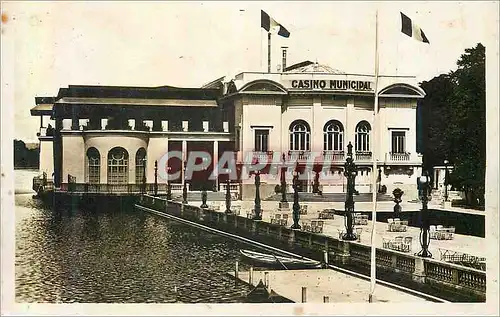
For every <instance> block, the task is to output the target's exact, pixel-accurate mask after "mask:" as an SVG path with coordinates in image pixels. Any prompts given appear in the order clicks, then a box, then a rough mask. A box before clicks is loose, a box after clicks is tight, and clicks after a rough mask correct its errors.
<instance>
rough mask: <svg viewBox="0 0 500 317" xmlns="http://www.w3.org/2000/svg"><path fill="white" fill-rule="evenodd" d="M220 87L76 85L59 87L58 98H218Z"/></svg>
mask: <svg viewBox="0 0 500 317" xmlns="http://www.w3.org/2000/svg"><path fill="white" fill-rule="evenodd" d="M219 94H220V91H219V89H212V88H179V87H172V86H160V87H124V86H76V85H70V86H69V87H68V88H61V89H59V94H58V96H57V99H60V98H63V97H88V98H137V99H170V98H171V99H187V100H191V99H194V100H198V99H201V100H205V99H216V98H217V97H218V96H219Z"/></svg>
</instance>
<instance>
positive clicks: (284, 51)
mask: <svg viewBox="0 0 500 317" xmlns="http://www.w3.org/2000/svg"><path fill="white" fill-rule="evenodd" d="M287 49H288V47H286V46H282V47H281V52H282V56H283V60H282V63H281V70H282V72H283V73H284V72H285V71H286V50H287Z"/></svg>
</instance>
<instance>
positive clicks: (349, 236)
mask: <svg viewBox="0 0 500 317" xmlns="http://www.w3.org/2000/svg"><path fill="white" fill-rule="evenodd" d="M357 175H358V171H357V170H356V164H354V160H353V158H352V144H351V142H349V144H348V145H347V159H346V162H345V164H344V176H345V177H346V178H347V198H346V201H345V212H346V215H345V218H344V219H345V228H346V233H345V234H344V235H343V236H342V240H348V241H354V240H356V239H357V237H356V234H355V233H354V231H353V229H354V226H353V218H352V214H353V212H354V198H353V195H354V192H355V188H354V181H355V179H356V176H357Z"/></svg>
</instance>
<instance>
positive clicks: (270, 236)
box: [139, 195, 486, 302]
mask: <svg viewBox="0 0 500 317" xmlns="http://www.w3.org/2000/svg"><path fill="white" fill-rule="evenodd" d="M139 204H140V205H142V206H144V207H148V208H151V209H154V210H156V211H162V212H166V213H168V214H171V215H175V216H180V217H182V218H184V219H187V220H191V221H194V222H199V223H204V224H205V225H207V226H210V227H211V228H216V229H219V230H223V231H226V232H229V233H234V234H238V235H239V236H242V237H246V238H251V239H253V240H255V241H259V242H264V243H266V244H268V245H271V246H274V247H282V248H285V249H288V250H289V251H295V252H296V253H299V254H303V255H304V256H308V257H312V258H315V259H317V260H322V259H323V256H324V255H323V252H324V251H327V252H328V254H330V255H333V256H330V257H329V259H330V262H331V263H334V264H335V265H340V266H342V267H345V268H347V269H353V270H355V268H356V267H358V268H359V267H361V268H364V269H365V271H366V270H369V266H370V260H371V259H370V258H371V247H370V246H366V245H362V244H360V243H358V242H355V241H343V240H341V239H338V238H336V237H332V236H327V235H324V234H320V233H312V232H305V231H300V230H292V229H290V228H288V227H284V226H280V225H278V224H274V223H273V224H271V223H269V222H265V221H255V220H253V219H250V218H247V217H244V216H239V215H234V214H225V213H224V212H218V211H215V210H211V209H208V208H207V209H202V208H199V207H197V206H191V205H183V204H181V203H179V202H174V201H168V202H167V201H166V200H165V199H163V198H155V197H152V196H148V195H144V196H142V197H141V200H140V203H139ZM376 265H377V268H378V270H377V271H381V272H385V274H386V275H391V276H392V278H393V279H395V280H398V281H399V282H400V283H402V285H404V286H406V287H409V288H416V289H419V290H421V291H424V292H426V293H428V294H430V295H434V296H438V297H443V296H448V297H450V299H449V300H454V299H455V300H456V299H457V298H458V299H459V300H467V301H478V302H480V301H485V300H486V272H484V271H480V270H477V269H474V268H469V267H464V266H460V265H456V264H452V263H446V262H442V261H438V260H435V259H430V258H422V257H418V256H415V255H413V254H408V253H403V252H398V251H394V250H387V249H377V250H376ZM450 294H451V295H450Z"/></svg>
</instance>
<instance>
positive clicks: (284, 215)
mask: <svg viewBox="0 0 500 317" xmlns="http://www.w3.org/2000/svg"><path fill="white" fill-rule="evenodd" d="M282 217H283V219H281V220H280V221H279V223H280V225H282V226H286V225H287V223H288V214H283V215H282Z"/></svg>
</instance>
